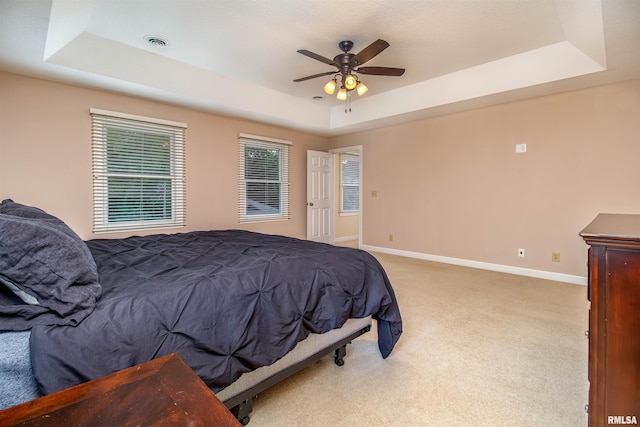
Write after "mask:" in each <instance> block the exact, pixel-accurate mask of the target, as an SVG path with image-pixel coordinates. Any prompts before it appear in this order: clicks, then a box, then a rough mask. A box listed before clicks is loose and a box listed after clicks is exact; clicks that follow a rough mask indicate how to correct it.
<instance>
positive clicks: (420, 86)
mask: <svg viewBox="0 0 640 427" xmlns="http://www.w3.org/2000/svg"><path fill="white" fill-rule="evenodd" d="M146 35H157V36H161V37H163V38H165V39H167V40H168V42H169V45H168V46H167V47H166V48H164V49H157V48H154V47H153V46H151V45H149V44H148V43H147V42H146V41H145V39H144V36H146ZM378 38H381V39H384V40H386V41H387V42H389V44H390V45H391V46H390V47H389V48H387V49H386V50H384V51H383V52H382V53H380V54H379V55H378V56H376V57H375V58H373V59H372V60H371V61H369V62H368V63H367V64H366V65H367V66H387V67H401V68H406V70H407V71H406V73H405V74H404V75H403V76H402V77H383V76H370V75H361V76H360V77H361V80H362V81H364V83H366V85H367V86H368V87H369V92H367V93H366V94H365V95H364V96H362V97H359V98H358V97H357V96H355V95H354V97H353V98H352V102H351V112H349V113H345V103H344V102H340V101H337V100H336V99H335V98H334V97H333V96H329V95H326V94H325V93H324V92H323V91H322V86H323V85H324V83H326V81H328V80H329V77H323V78H317V79H311V80H307V81H304V82H299V83H294V82H293V80H294V79H296V78H299V77H304V76H307V75H312V74H318V73H322V72H325V71H331V70H332V67H331V66H329V65H326V64H323V63H322V62H319V61H315V60H313V59H311V58H309V57H306V56H304V55H301V54H299V53H297V52H296V51H297V50H299V49H307V50H310V51H312V52H314V53H317V54H319V55H322V56H324V57H327V58H333V57H334V56H335V55H337V54H339V53H340V50H339V48H338V42H340V41H341V40H351V41H353V42H354V44H355V45H354V48H353V50H352V52H353V53H357V52H359V51H360V50H362V49H363V48H365V47H366V46H367V45H369V44H370V43H372V42H373V41H375V40H376V39H378ZM0 69H3V70H7V71H11V72H18V73H23V74H28V75H34V76H38V77H43V78H47V79H52V80H59V81H64V82H73V83H76V84H80V85H85V86H90V87H98V88H104V89H108V90H114V91H118V92H122V93H128V94H132V95H136V96H143V97H147V98H151V99H155V100H160V101H165V102H172V103H177V104H180V105H185V106H190V107H195V108H198V109H203V110H206V111H212V112H216V113H220V114H226V115H233V116H239V117H244V118H249V119H255V120H260V121H265V122H269V123H274V124H278V125H283V126H288V127H293V128H297V129H302V130H306V131H311V132H315V133H319V134H323V135H335V134H341V133H347V132H352V131H355V130H360V129H365V128H372V127H376V126H381V125H386V124H392V123H399V122H402V121H406V120H415V119H419V118H423V117H430V116H434V115H438V114H443V113H449V112H454V111H460V110H463V109H468V108H477V107H479V106H483V105H491V104H495V103H499V102H506V101H512V100H517V99H523V98H528V97H533V96H541V95H546V94H550V93H555V92H561V91H566V90H574V89H579V88H582V87H588V86H594V85H600V84H606V83H612V82H616V81H622V80H628V79H632V78H639V77H640V1H638V0H323V1H319V0H314V1H312V0H210V1H208V0H0ZM315 96H322V97H323V98H322V99H320V100H314V99H313V98H314V97H315Z"/></svg>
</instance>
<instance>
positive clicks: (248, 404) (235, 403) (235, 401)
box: [223, 325, 371, 426]
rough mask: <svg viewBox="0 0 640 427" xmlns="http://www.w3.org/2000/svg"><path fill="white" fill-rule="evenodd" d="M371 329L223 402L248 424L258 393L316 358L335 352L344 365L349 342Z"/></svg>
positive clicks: (336, 357)
mask: <svg viewBox="0 0 640 427" xmlns="http://www.w3.org/2000/svg"><path fill="white" fill-rule="evenodd" d="M370 330H371V325H368V326H366V327H364V328H362V329H359V330H357V331H355V332H353V333H352V334H350V335H348V336H347V337H345V338H343V339H341V340H338V341H336V342H335V343H333V344H332V345H330V346H328V347H325V348H323V349H322V350H320V351H318V352H316V353H314V354H312V355H310V356H309V357H307V358H305V359H303V360H301V361H300V362H297V363H294V364H292V365H290V366H288V367H286V368H284V369H282V370H281V371H278V372H276V373H275V374H274V375H272V376H270V377H268V378H266V379H264V380H263V381H261V382H259V383H258V384H256V385H254V386H252V387H250V388H248V389H247V390H245V391H243V392H241V393H239V394H237V395H235V396H233V397H231V398H229V399H227V400H225V401H224V402H223V403H224V404H225V406H226V407H227V408H229V410H230V411H231V412H232V413H233V415H235V417H236V418H237V419H238V421H239V422H240V424H242V425H243V426H246V425H247V424H248V423H249V421H250V418H249V414H250V413H251V411H252V410H253V399H255V398H256V397H257V395H258V394H260V393H262V392H263V391H265V390H266V389H268V388H269V387H271V386H273V385H275V384H277V383H279V382H280V381H282V380H284V379H285V378H288V377H290V376H291V375H293V374H295V373H297V372H299V371H301V370H302V369H304V368H306V367H307V366H309V365H311V364H312V363H314V362H315V361H316V360H319V359H321V358H322V357H324V356H326V355H327V354H329V353H331V352H333V361H334V363H335V364H336V365H338V366H342V365H344V357H345V356H346V354H347V344H350V343H351V341H353V340H354V339H356V338H358V337H359V336H360V335H363V334H365V333H367V332H369V331H370Z"/></svg>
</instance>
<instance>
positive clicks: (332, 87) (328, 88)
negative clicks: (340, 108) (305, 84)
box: [324, 80, 336, 95]
mask: <svg viewBox="0 0 640 427" xmlns="http://www.w3.org/2000/svg"><path fill="white" fill-rule="evenodd" d="M324 91H325V92H327V93H328V94H329V95H333V92H335V91H336V81H335V80H329V81H328V82H327V84H326V85H324Z"/></svg>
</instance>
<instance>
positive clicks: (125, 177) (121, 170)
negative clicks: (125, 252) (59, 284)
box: [91, 108, 187, 233]
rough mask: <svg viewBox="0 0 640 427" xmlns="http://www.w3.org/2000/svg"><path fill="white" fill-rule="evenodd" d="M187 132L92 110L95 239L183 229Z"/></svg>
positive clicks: (177, 125)
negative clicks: (100, 235) (127, 232)
mask: <svg viewBox="0 0 640 427" xmlns="http://www.w3.org/2000/svg"><path fill="white" fill-rule="evenodd" d="M186 127H187V125H186V124H184V123H176V122H168V121H164V120H158V119H150V118H147V117H139V116H132V115H128V114H121V113H113V112H110V111H104V110H96V109H93V108H92V109H91V134H92V137H91V139H92V151H93V212H94V214H93V231H94V232H95V233H104V232H111V231H124V230H145V229H159V228H170V227H182V226H184V225H185V198H186V195H185V165H184V133H185V128H186Z"/></svg>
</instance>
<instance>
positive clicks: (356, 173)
mask: <svg viewBox="0 0 640 427" xmlns="http://www.w3.org/2000/svg"><path fill="white" fill-rule="evenodd" d="M359 210H360V157H359V156H356V155H353V154H346V153H341V154H340V212H341V213H357V212H358V211H359Z"/></svg>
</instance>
